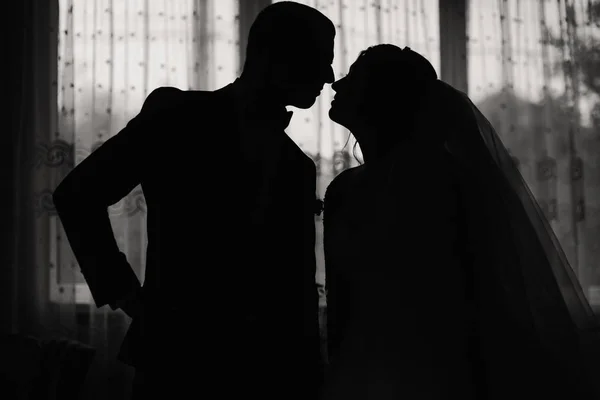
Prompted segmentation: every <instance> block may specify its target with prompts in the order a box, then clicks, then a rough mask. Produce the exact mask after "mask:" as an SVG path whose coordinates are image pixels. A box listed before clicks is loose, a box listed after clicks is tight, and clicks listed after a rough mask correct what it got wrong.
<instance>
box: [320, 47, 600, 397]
mask: <svg viewBox="0 0 600 400" xmlns="http://www.w3.org/2000/svg"><path fill="white" fill-rule="evenodd" d="M332 88H333V89H334V90H335V92H336V95H335V98H334V101H333V102H332V106H331V109H330V112H329V115H330V117H331V119H332V120H333V121H335V122H337V123H339V124H341V125H343V126H345V127H346V128H348V129H349V130H350V131H351V132H352V134H353V135H354V136H355V137H356V139H357V142H358V143H359V144H360V148H361V151H362V154H363V156H364V164H362V165H360V166H358V167H355V168H351V169H348V170H346V171H344V172H342V173H341V174H340V175H338V176H337V177H336V178H335V179H334V181H333V182H332V183H331V184H330V186H329V187H328V189H327V192H326V196H325V210H324V228H325V231H324V244H325V263H326V264H325V267H326V285H327V292H328V295H327V303H328V314H327V318H328V321H327V330H328V340H329V343H328V353H329V358H330V359H329V370H328V375H327V380H326V382H327V383H326V389H325V391H324V392H323V398H324V399H327V400H332V399H374V400H383V399H399V398H411V399H451V398H460V399H503V400H505V399H512V398H519V399H521V398H523V399H533V398H540V399H541V398H553V399H554V398H556V399H559V398H561V399H592V398H593V399H597V398H600V390H599V387H598V382H597V381H598V379H597V378H598V376H600V375H599V374H598V367H597V360H598V358H597V357H598V355H599V352H598V348H599V347H598V342H599V341H598V336H599V334H598V326H597V322H596V321H597V320H596V319H595V316H594V314H593V312H592V311H591V308H590V306H589V304H588V302H587V301H586V299H585V297H584V295H583V292H582V289H581V287H580V285H579V283H578V281H577V278H576V277H575V275H574V273H573V271H572V270H571V267H570V265H569V263H568V261H567V259H566V257H565V255H564V254H563V252H562V249H561V246H560V244H559V243H558V241H557V239H556V237H555V236H554V234H553V232H552V229H551V227H550V226H549V224H548V222H547V221H546V219H545V218H544V216H543V214H542V212H541V210H540V208H539V206H538V204H537V203H536V201H535V199H534V197H533V195H532V194H531V192H530V191H529V189H528V187H527V184H526V183H525V182H524V180H523V179H522V177H521V175H520V173H519V171H518V168H517V167H516V166H515V165H514V163H513V161H512V159H511V157H510V155H509V153H508V151H507V150H506V148H505V147H504V146H503V145H502V143H501V141H500V139H499V137H498V135H497V134H496V132H495V131H494V129H493V127H492V126H491V125H490V123H489V122H488V121H487V120H486V118H485V117H484V116H483V115H482V114H481V112H479V110H478V109H477V107H476V106H475V105H474V104H473V103H472V102H471V101H470V100H469V98H468V97H467V96H466V95H465V94H464V93H462V92H460V91H458V90H456V89H454V88H453V87H451V86H450V85H448V84H446V83H444V82H442V81H440V80H438V79H437V75H436V73H435V70H434V68H433V67H432V66H431V64H430V63H429V62H428V61H427V60H426V59H425V58H424V57H422V56H421V55H419V54H418V53H416V52H414V51H412V50H410V49H409V48H405V49H400V48H398V47H396V46H393V45H378V46H374V47H370V48H368V49H367V50H365V51H363V52H362V53H361V55H360V56H359V57H358V59H357V60H356V62H355V63H354V64H353V65H352V67H351V68H350V71H349V73H348V75H347V76H346V77H344V78H343V79H340V80H339V81H337V82H335V83H334V84H333V85H332ZM594 358H595V359H594ZM594 362H595V363H596V366H594Z"/></svg>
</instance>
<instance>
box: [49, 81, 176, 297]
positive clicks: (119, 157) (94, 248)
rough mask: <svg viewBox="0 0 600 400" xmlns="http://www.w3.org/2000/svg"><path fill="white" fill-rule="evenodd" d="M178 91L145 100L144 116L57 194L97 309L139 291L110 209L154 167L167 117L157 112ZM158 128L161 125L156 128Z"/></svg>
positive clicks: (56, 200)
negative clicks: (158, 134) (157, 138)
mask: <svg viewBox="0 0 600 400" xmlns="http://www.w3.org/2000/svg"><path fill="white" fill-rule="evenodd" d="M176 91H179V90H178V89H175V88H169V87H163V88H159V89H156V90H154V91H153V92H152V93H150V95H149V96H148V97H147V99H146V101H145V102H144V105H143V107H142V110H141V112H140V113H139V114H138V115H137V116H136V117H135V118H133V119H132V120H131V121H129V123H128V124H127V126H126V127H125V128H124V129H122V130H121V131H120V132H119V133H117V134H116V135H115V136H113V137H111V138H110V139H108V140H107V141H106V142H105V143H104V144H103V145H102V146H100V147H99V148H98V149H97V150H96V151H94V152H93V153H92V154H90V155H89V156H88V157H87V158H86V159H85V160H84V161H83V162H81V163H80V164H79V165H77V166H76V167H75V169H73V171H71V172H70V173H69V174H68V175H67V176H66V177H65V179H64V180H63V181H62V182H61V183H60V184H59V185H58V187H57V188H56V190H55V191H54V193H53V196H52V198H53V201H54V206H55V207H56V211H57V213H58V216H59V218H60V221H61V223H62V225H63V228H64V230H65V234H66V236H67V239H68V241H69V244H70V245H71V248H72V250H73V253H74V255H75V258H76V259H77V262H78V263H79V266H80V268H81V272H82V274H83V275H84V277H85V280H86V282H87V284H88V286H89V288H90V291H91V294H92V297H93V298H94V301H95V304H96V306H97V307H102V306H104V305H106V304H110V305H111V307H113V308H114V307H115V306H114V303H115V302H116V301H117V300H120V299H122V298H123V297H124V296H125V295H126V294H127V293H129V292H130V291H131V290H132V289H136V288H139V286H140V282H139V281H138V279H137V277H136V275H135V273H134V271H133V270H132V268H131V266H130V265H129V263H128V261H127V259H126V256H125V255H124V254H123V253H122V252H121V251H120V250H119V247H118V245H117V242H116V240H115V237H114V234H113V230H112V226H111V223H110V219H109V216H108V207H109V206H111V205H113V204H115V203H117V202H118V201H119V200H121V199H122V198H123V197H125V196H126V195H127V194H128V193H129V192H131V191H132V190H133V189H134V188H135V187H136V186H137V185H139V184H140V183H141V182H142V181H143V179H144V175H145V173H146V171H147V170H148V169H149V167H150V164H149V163H150V160H151V159H152V152H153V149H154V146H153V142H154V140H153V139H154V136H155V132H157V131H158V130H159V129H158V126H159V125H160V123H161V121H164V120H165V119H166V118H165V117H166V115H165V114H166V112H164V111H163V112H157V111H158V110H159V109H162V108H163V104H168V102H169V99H170V98H171V97H172V96H173V95H174V94H175V92H176ZM157 124H158V125H157Z"/></svg>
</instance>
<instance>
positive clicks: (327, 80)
mask: <svg viewBox="0 0 600 400" xmlns="http://www.w3.org/2000/svg"><path fill="white" fill-rule="evenodd" d="M333 81H335V74H334V73H333V67H331V66H329V68H327V74H326V75H325V83H333Z"/></svg>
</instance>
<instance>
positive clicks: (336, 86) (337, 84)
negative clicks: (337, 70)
mask: <svg viewBox="0 0 600 400" xmlns="http://www.w3.org/2000/svg"><path fill="white" fill-rule="evenodd" d="M344 79H346V78H345V77H344V78H341V79H338V80H337V81H335V82H333V83H332V84H331V88H332V89H333V90H334V91H336V92H339V88H340V83H341V82H342V81H343V80H344Z"/></svg>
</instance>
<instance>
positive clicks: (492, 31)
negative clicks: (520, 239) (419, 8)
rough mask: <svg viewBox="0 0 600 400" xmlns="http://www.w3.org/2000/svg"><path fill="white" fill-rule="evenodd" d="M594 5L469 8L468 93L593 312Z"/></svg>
mask: <svg viewBox="0 0 600 400" xmlns="http://www.w3.org/2000/svg"><path fill="white" fill-rule="evenodd" d="M599 10H600V3H599V2H598V1H597V0H596V1H577V0H566V1H556V0H540V1H519V0H502V1H497V0H481V1H478V2H470V6H469V8H468V13H467V15H468V35H467V36H468V38H469V40H468V52H467V53H468V84H469V85H468V86H469V95H470V96H471V98H472V99H473V100H474V101H475V102H476V103H477V104H478V105H479V107H480V108H481V110H482V112H483V113H484V114H485V115H486V116H487V117H488V119H490V121H491V122H492V124H493V125H494V127H495V128H496V130H497V131H498V133H499V134H500V135H501V137H502V140H503V142H504V144H505V145H506V146H507V147H508V148H509V150H510V151H511V153H512V154H513V156H514V159H515V161H516V162H517V163H518V164H519V167H520V170H521V173H522V174H523V176H524V178H525V180H526V181H527V183H528V184H529V186H530V187H531V189H532V191H533V193H534V195H535V196H536V197H537V199H538V201H539V203H540V204H541V206H542V208H543V210H544V211H545V214H546V217H547V218H548V219H549V220H550V221H551V224H552V227H553V228H554V231H555V233H556V235H557V237H558V239H559V240H560V242H561V244H562V246H563V248H564V250H565V253H566V254H567V257H568V259H569V261H570V263H571V266H572V267H573V269H574V270H575V272H576V273H577V275H578V276H579V280H580V282H581V284H582V285H583V288H584V290H585V291H586V294H587V296H588V299H589V300H590V302H591V303H592V305H593V306H594V307H596V309H599V310H600V308H599V307H600V263H599V262H600V240H599V239H600V140H599V139H600V131H599V129H600V127H599V122H600V119H599V118H598V115H599V114H598V110H600V103H599V95H600V85H599V84H598V82H599V79H600V58H599V57H598V55H599V54H600V53H599V50H598V46H597V41H598V38H599V34H600V29H599V23H600V18H599V17H600V14H599Z"/></svg>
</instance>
